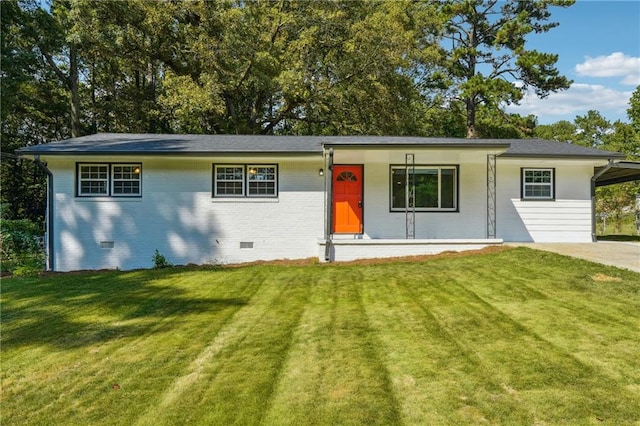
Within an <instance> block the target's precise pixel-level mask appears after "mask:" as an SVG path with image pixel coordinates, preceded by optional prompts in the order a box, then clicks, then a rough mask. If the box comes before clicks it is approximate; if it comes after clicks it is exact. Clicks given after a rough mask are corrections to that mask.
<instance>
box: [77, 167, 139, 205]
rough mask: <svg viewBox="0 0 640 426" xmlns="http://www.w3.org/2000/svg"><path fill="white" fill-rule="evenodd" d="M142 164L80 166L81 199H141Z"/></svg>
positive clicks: (79, 191)
mask: <svg viewBox="0 0 640 426" xmlns="http://www.w3.org/2000/svg"><path fill="white" fill-rule="evenodd" d="M141 172H142V167H141V165H140V164H78V165H77V194H78V196H79V197H108V196H113V197H139V196H140V195H141V188H140V177H141Z"/></svg>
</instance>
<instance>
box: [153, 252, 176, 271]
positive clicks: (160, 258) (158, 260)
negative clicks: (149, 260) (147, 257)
mask: <svg viewBox="0 0 640 426" xmlns="http://www.w3.org/2000/svg"><path fill="white" fill-rule="evenodd" d="M169 266H172V265H171V262H169V261H168V260H167V258H166V257H164V255H163V254H161V253H160V252H159V251H158V249H156V252H155V253H154V254H153V267H154V268H168V267H169Z"/></svg>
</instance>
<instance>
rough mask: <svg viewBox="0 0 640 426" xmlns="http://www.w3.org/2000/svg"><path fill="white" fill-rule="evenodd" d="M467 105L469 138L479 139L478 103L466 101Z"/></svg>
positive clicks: (470, 99)
mask: <svg viewBox="0 0 640 426" xmlns="http://www.w3.org/2000/svg"><path fill="white" fill-rule="evenodd" d="M465 103H466V104H467V138H468V139H473V138H477V137H478V136H477V134H476V103H475V102H474V101H473V99H472V98H468V99H466V100H465Z"/></svg>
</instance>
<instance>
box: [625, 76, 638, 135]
mask: <svg viewBox="0 0 640 426" xmlns="http://www.w3.org/2000/svg"><path fill="white" fill-rule="evenodd" d="M627 117H629V120H631V125H632V126H633V128H634V129H635V131H636V132H638V133H640V86H638V87H636V90H635V91H634V92H633V95H631V99H629V108H628V109H627Z"/></svg>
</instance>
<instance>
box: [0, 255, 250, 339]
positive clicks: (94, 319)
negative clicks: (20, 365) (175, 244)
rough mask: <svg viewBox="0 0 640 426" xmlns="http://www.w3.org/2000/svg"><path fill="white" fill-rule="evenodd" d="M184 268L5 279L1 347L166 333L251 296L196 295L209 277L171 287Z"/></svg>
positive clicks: (230, 307)
mask: <svg viewBox="0 0 640 426" xmlns="http://www.w3.org/2000/svg"><path fill="white" fill-rule="evenodd" d="M183 272H185V270H184V269H181V268H180V269H165V270H161V271H159V270H147V271H133V272H115V271H110V272H104V271H102V272H93V273H90V272H83V273H73V274H55V275H50V276H46V277H37V278H24V279H16V280H6V281H5V282H3V286H2V287H3V288H2V305H3V307H2V323H3V327H2V329H3V330H2V346H3V348H4V349H8V348H11V347H16V346H24V345H40V344H46V345H52V346H56V347H60V348H73V347H79V346H84V345H93V344H97V343H100V342H106V341H109V340H113V339H118V338H122V337H131V336H140V335H144V334H146V333H150V332H161V331H167V330H169V329H170V328H171V327H172V326H174V325H175V323H179V322H180V321H181V320H182V319H183V318H184V317H186V316H189V315H194V314H203V313H215V312H217V311H221V310H224V309H233V310H235V309H238V308H240V307H242V306H244V305H246V304H247V301H248V299H249V297H216V296H219V295H216V294H215V293H216V287H215V286H211V291H206V290H205V291H204V294H205V296H204V297H200V296H198V297H194V294H193V293H191V291H190V290H191V289H192V288H196V287H200V290H201V289H202V286H206V285H207V284H210V283H209V282H207V279H206V277H207V275H206V274H205V275H202V277H203V278H204V279H203V280H202V281H203V282H202V283H196V284H190V285H191V287H187V288H185V287H184V286H179V285H172V284H173V283H172V281H173V278H174V277H173V276H174V275H176V274H179V273H183ZM212 273H213V271H212ZM159 280H162V281H159ZM194 293H196V291H194ZM197 293H198V294H203V291H197ZM238 293H239V294H240V293H241V291H240V290H238ZM207 294H210V295H211V297H207ZM167 319H170V321H166V320H167Z"/></svg>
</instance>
